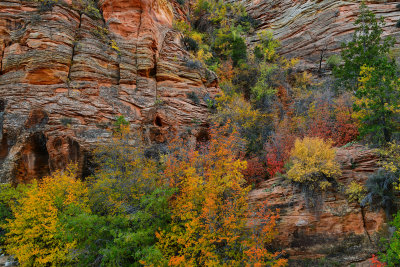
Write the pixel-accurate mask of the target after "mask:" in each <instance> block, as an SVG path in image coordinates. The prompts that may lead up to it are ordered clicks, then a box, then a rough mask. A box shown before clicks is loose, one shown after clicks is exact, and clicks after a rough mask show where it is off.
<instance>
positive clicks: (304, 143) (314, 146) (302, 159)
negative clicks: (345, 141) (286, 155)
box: [287, 137, 341, 190]
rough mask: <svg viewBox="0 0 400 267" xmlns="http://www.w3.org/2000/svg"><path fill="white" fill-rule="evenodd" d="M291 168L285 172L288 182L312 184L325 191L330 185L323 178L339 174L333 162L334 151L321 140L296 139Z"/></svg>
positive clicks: (338, 169)
mask: <svg viewBox="0 0 400 267" xmlns="http://www.w3.org/2000/svg"><path fill="white" fill-rule="evenodd" d="M291 162H292V166H291V168H290V169H289V171H288V172H287V176H288V178H289V179H290V180H293V181H295V182H300V183H307V182H312V183H315V184H316V185H318V186H319V187H320V188H321V189H322V190H325V189H326V188H327V187H329V186H330V185H331V184H330V183H329V182H328V181H326V180H324V178H335V177H336V176H338V175H340V174H341V170H340V166H339V164H338V163H337V162H336V161H335V150H334V149H333V148H332V147H331V144H330V143H329V142H325V141H324V140H323V139H321V138H309V137H306V138H304V139H303V140H300V139H297V140H296V142H295V145H294V148H293V150H292V152H291Z"/></svg>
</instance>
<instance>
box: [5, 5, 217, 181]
mask: <svg viewBox="0 0 400 267" xmlns="http://www.w3.org/2000/svg"><path fill="white" fill-rule="evenodd" d="M80 2H82V1H75V0H71V1H58V2H57V3H56V4H55V5H54V6H53V7H52V8H46V7H43V6H42V5H41V4H40V3H36V2H30V1H19V0H3V1H0V36H1V38H0V61H1V66H0V67H1V72H0V125H1V126H0V130H1V136H0V139H1V142H0V144H1V149H0V164H1V163H2V167H0V181H18V180H20V179H22V177H23V176H24V175H27V176H26V177H25V178H24V179H28V180H29V179H31V178H32V177H34V176H36V177H37V176H40V175H43V174H46V173H48V172H49V171H50V170H54V169H57V168H64V167H65V166H66V165H67V164H68V163H69V162H76V163H78V165H80V166H82V164H83V162H84V161H85V154H86V151H88V150H90V149H91V147H92V146H93V145H94V144H95V143H96V142H98V141H102V142H106V141H107V139H108V138H110V131H109V130H110V129H111V128H112V124H113V122H114V120H115V118H116V117H117V116H120V115H123V116H124V117H125V118H126V119H127V120H129V121H130V123H131V128H132V130H137V129H140V130H141V131H142V132H143V136H144V139H145V141H147V142H164V141H165V140H166V135H167V134H174V133H178V132H180V131H182V129H183V128H185V127H187V126H191V127H192V126H193V127H194V128H195V130H194V131H193V133H194V134H195V133H196V131H198V130H196V128H198V129H201V128H202V127H204V126H205V125H206V124H207V114H208V112H207V105H206V103H205V101H203V98H204V97H205V96H207V95H208V96H211V97H212V96H213V95H215V94H216V93H217V92H218V88H217V78H216V76H215V74H214V73H212V72H210V71H208V70H206V69H204V68H201V67H200V68H192V67H191V66H190V64H189V63H190V62H189V59H188V58H189V55H188V53H187V52H186V51H184V50H183V49H182V46H181V38H182V36H181V34H180V33H178V32H177V31H175V30H173V28H172V21H173V17H174V13H177V12H176V10H174V9H175V7H174V6H173V5H171V3H170V1H166V0H102V1H99V3H98V5H99V10H100V13H99V15H100V16H97V15H96V14H95V13H93V12H86V13H85V12H82V10H85V7H82V6H79V3H80ZM86 9H87V8H86ZM179 12H181V11H179ZM96 17H97V18H96ZM189 93H194V94H196V95H197V96H198V98H199V99H200V101H199V102H194V101H193V100H191V99H190V98H188V97H187V95H188V94H189ZM34 136H41V138H40V139H41V140H42V141H43V142H44V146H42V144H41V145H40V146H39V147H40V149H39V148H38V146H37V143H36V141H34V140H36V139H35V137H34ZM42 137H43V138H42ZM42 141H41V142H42ZM33 158H34V159H35V160H32V159H33ZM45 161H47V167H43V166H44V165H45V164H44V162H45ZM32 164H33V165H32ZM38 168H39V169H41V171H39V170H38Z"/></svg>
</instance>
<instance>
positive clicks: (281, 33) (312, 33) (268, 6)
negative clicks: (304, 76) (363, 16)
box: [241, 0, 400, 72]
mask: <svg viewBox="0 0 400 267" xmlns="http://www.w3.org/2000/svg"><path fill="white" fill-rule="evenodd" d="M241 2H242V3H244V5H245V6H246V9H247V10H248V12H249V14H250V15H251V16H253V17H254V18H256V19H257V20H258V21H259V22H260V26H259V29H258V30H264V29H271V30H272V31H273V33H274V36H275V37H276V38H277V39H279V40H280V41H281V44H282V47H281V50H280V53H281V54H282V55H284V56H286V57H288V58H293V57H297V58H300V59H301V64H300V67H302V68H303V69H306V70H313V71H318V70H319V68H320V67H319V65H320V58H321V55H322V59H323V60H322V66H321V71H322V72H323V71H325V69H326V62H327V59H328V58H329V56H330V55H332V54H333V53H337V52H338V51H339V50H340V48H341V43H342V42H347V41H349V40H350V39H351V37H352V32H353V31H354V25H353V23H354V20H355V19H356V18H357V16H358V14H359V6H360V3H361V1H360V0H357V1H349V0H347V1H336V0H321V1H316V0H275V1H269V0H242V1H241ZM365 2H366V3H367V4H368V6H369V8H370V9H371V10H372V11H373V12H374V13H375V14H377V16H378V17H380V16H382V17H384V18H385V22H386V27H385V29H384V30H385V35H391V36H393V37H396V39H397V44H400V38H399V37H400V28H397V27H396V23H397V22H398V21H399V20H400V9H399V8H397V7H396V5H398V4H399V2H398V1H393V0H392V1H390V0H389V1H365ZM257 40H258V37H257V35H254V36H253V37H252V38H250V41H251V42H256V41H257ZM395 53H397V54H398V53H399V47H398V46H397V49H396V51H395Z"/></svg>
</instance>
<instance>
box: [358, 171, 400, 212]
mask: <svg viewBox="0 0 400 267" xmlns="http://www.w3.org/2000/svg"><path fill="white" fill-rule="evenodd" d="M397 181H398V178H397V177H396V176H395V175H394V173H392V172H388V171H386V170H384V169H379V170H378V171H377V172H375V173H374V174H372V175H371V176H369V177H368V180H367V182H366V184H365V187H366V189H367V195H366V197H365V198H364V199H363V200H362V202H361V205H363V206H366V205H369V206H370V207H371V208H372V209H373V210H379V209H383V210H384V211H385V213H386V217H387V219H388V220H390V219H392V215H393V213H394V212H395V211H396V207H395V204H394V203H395V199H396V196H395V194H394V183H395V182H397Z"/></svg>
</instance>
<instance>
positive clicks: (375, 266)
mask: <svg viewBox="0 0 400 267" xmlns="http://www.w3.org/2000/svg"><path fill="white" fill-rule="evenodd" d="M369 261H370V262H371V267H385V266H387V265H386V263H383V262H380V261H379V260H378V257H377V256H375V254H372V258H370V259H369Z"/></svg>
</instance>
